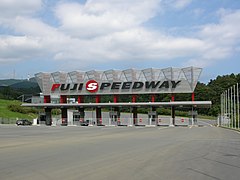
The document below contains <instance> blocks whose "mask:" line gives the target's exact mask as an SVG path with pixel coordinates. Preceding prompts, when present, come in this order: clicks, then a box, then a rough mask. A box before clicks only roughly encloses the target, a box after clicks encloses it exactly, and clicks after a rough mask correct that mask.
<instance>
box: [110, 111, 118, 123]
mask: <svg viewBox="0 0 240 180" xmlns="http://www.w3.org/2000/svg"><path fill="white" fill-rule="evenodd" d="M109 118H110V121H111V122H110V123H109V124H111V125H117V126H119V125H121V122H120V112H119V111H110V112H109Z"/></svg>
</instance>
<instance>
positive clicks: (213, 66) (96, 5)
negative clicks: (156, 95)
mask: <svg viewBox="0 0 240 180" xmlns="http://www.w3.org/2000/svg"><path fill="white" fill-rule="evenodd" d="M189 66H194V67H201V68H203V72H202V74H201V77H200V81H201V82H205V83H207V82H209V80H210V79H215V78H216V77H217V76H218V75H226V74H231V73H235V74H238V73H240V0H127V1H123V0H21V1H19V0H0V79H8V78H20V79H21V78H23V79H25V78H27V77H28V76H29V75H30V76H34V74H36V73H38V72H55V71H65V72H70V71H74V70H80V71H90V70H93V69H94V70H103V71H104V70H109V69H117V70H125V69H130V68H135V69H146V68H160V69H164V68H168V67H176V68H184V67H189Z"/></svg>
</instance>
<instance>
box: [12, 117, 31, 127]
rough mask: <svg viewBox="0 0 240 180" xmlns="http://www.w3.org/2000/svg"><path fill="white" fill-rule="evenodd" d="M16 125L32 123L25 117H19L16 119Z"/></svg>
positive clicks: (29, 124)
mask: <svg viewBox="0 0 240 180" xmlns="http://www.w3.org/2000/svg"><path fill="white" fill-rule="evenodd" d="M16 125H17V126H31V125H32V122H30V121H29V120H27V119H21V120H17V121H16Z"/></svg>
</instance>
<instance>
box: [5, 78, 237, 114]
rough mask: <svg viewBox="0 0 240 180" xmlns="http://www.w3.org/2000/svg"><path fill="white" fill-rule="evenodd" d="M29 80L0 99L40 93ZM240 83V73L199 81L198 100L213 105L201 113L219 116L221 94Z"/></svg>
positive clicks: (184, 97) (144, 98) (142, 98)
mask: <svg viewBox="0 0 240 180" xmlns="http://www.w3.org/2000/svg"><path fill="white" fill-rule="evenodd" d="M28 83H29V82H26V81H23V82H22V84H21V83H18V84H17V85H16V84H15V85H11V86H1V87H0V99H8V100H20V101H23V100H25V99H23V98H22V97H23V96H22V95H25V97H27V96H31V95H35V94H39V93H40V89H39V87H38V86H37V84H36V82H33V83H32V84H31V85H30V84H28ZM237 83H240V74H231V75H223V76H217V77H216V79H213V80H212V79H211V80H210V81H209V82H208V83H207V84H204V83H201V82H198V84H197V86H196V89H195V92H194V93H195V100H196V101H212V104H213V105H212V107H211V108H210V109H207V110H206V109H199V110H198V111H199V114H203V115H209V116H217V115H218V114H219V113H220V95H221V93H222V92H223V91H225V90H226V89H228V88H230V87H231V86H233V85H235V84H237ZM112 99H113V98H112V96H102V98H101V101H102V102H109V101H112ZM170 99H171V94H158V95H156V101H170ZM85 101H86V102H93V101H94V99H93V97H87V98H85ZM130 101H131V96H130V95H121V96H120V97H119V102H130ZM137 101H138V102H148V101H150V96H149V95H138V96H137ZM175 101H191V94H175Z"/></svg>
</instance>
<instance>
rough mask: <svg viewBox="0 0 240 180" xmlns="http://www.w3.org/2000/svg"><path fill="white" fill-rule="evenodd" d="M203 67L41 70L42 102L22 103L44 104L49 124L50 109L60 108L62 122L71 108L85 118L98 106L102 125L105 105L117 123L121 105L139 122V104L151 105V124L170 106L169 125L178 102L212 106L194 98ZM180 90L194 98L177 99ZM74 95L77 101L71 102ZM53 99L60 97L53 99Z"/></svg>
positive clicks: (39, 77)
mask: <svg viewBox="0 0 240 180" xmlns="http://www.w3.org/2000/svg"><path fill="white" fill-rule="evenodd" d="M201 72H202V68H197V67H186V68H172V67H170V68H165V69H155V68H148V69H143V70H136V69H127V70H123V71H119V70H107V71H96V70H92V71H87V72H82V71H73V72H69V73H66V72H60V71H59V72H53V73H43V72H40V73H38V74H36V75H35V77H36V80H37V82H38V84H39V87H40V89H41V91H42V94H43V99H44V100H43V103H34V102H32V103H31V104H23V106H31V107H43V108H44V109H45V112H46V124H47V125H51V119H52V117H51V110H52V109H53V108H59V109H61V117H62V125H67V122H68V120H67V119H68V113H67V111H68V109H71V108H74V109H76V110H78V111H79V116H80V120H81V121H82V122H84V121H85V113H84V112H85V109H86V108H95V111H96V112H95V113H96V116H95V117H96V125H102V124H103V123H102V122H103V119H102V108H104V107H107V108H111V109H112V111H111V112H110V113H109V118H110V120H111V121H112V122H113V121H114V122H116V125H121V112H120V109H121V107H129V108H130V109H131V113H132V124H133V125H138V123H139V122H140V121H139V120H140V119H139V118H138V111H137V109H138V108H139V107H147V108H149V109H150V110H149V113H148V125H158V114H157V109H158V108H161V107H170V108H171V121H170V125H173V126H174V125H175V108H176V107H178V106H188V107H193V106H194V107H195V108H197V107H198V108H200V107H210V105H211V102H210V101H195V100H194V90H195V87H196V85H197V82H198V79H199V77H200V74H201ZM177 93H191V94H192V101H175V95H176V94H177ZM142 94H148V95H149V96H150V98H149V99H150V101H149V102H138V99H137V98H138V95H142ZM157 94H171V101H170V102H160V101H159V100H158V99H156V95H157ZM102 95H112V96H113V99H112V101H111V102H108V103H103V102H101V96H102ZM119 95H122V96H123V95H130V96H131V97H132V98H131V102H127V103H124V102H119ZM85 96H93V97H95V101H93V102H90V103H86V102H85V101H84V99H85V98H84V97H85ZM69 97H71V99H72V98H73V97H75V99H76V101H75V102H69ZM53 99H58V101H55V102H53Z"/></svg>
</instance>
